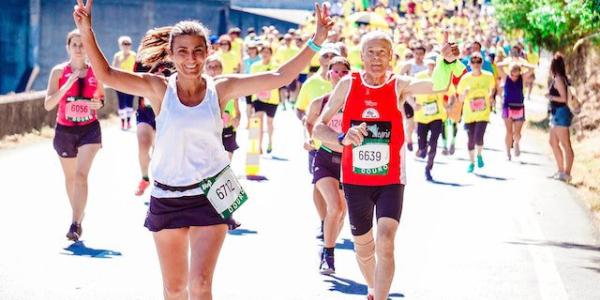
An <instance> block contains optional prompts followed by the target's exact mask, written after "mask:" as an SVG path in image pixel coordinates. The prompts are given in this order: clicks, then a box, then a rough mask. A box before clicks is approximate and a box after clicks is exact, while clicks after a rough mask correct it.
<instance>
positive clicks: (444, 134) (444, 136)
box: [442, 122, 458, 140]
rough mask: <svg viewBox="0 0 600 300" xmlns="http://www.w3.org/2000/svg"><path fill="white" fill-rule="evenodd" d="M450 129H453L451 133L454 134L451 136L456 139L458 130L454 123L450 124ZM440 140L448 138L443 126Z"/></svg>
mask: <svg viewBox="0 0 600 300" xmlns="http://www.w3.org/2000/svg"><path fill="white" fill-rule="evenodd" d="M452 128H453V132H454V135H453V137H456V133H457V131H458V130H457V129H458V128H457V126H456V122H452ZM442 138H443V139H444V140H445V139H447V138H448V137H447V136H446V126H444V129H442Z"/></svg>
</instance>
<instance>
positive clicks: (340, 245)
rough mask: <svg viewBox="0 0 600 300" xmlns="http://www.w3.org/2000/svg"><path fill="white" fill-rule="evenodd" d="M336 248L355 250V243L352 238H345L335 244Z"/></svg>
mask: <svg viewBox="0 0 600 300" xmlns="http://www.w3.org/2000/svg"><path fill="white" fill-rule="evenodd" d="M335 249H341V250H354V243H353V242H352V241H351V240H350V239H343V240H342V243H337V244H335Z"/></svg>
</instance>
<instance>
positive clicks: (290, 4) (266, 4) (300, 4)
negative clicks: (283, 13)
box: [231, 0, 323, 10]
mask: <svg viewBox="0 0 600 300" xmlns="http://www.w3.org/2000/svg"><path fill="white" fill-rule="evenodd" d="M315 2H323V1H322V0H312V1H301V0H231V5H235V6H242V7H256V8H283V9H308V10H312V9H313V5H314V4H315Z"/></svg>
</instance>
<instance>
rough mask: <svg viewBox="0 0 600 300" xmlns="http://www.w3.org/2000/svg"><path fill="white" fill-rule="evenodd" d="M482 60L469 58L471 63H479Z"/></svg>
mask: <svg viewBox="0 0 600 300" xmlns="http://www.w3.org/2000/svg"><path fill="white" fill-rule="evenodd" d="M482 62H483V60H481V59H471V63H472V64H480V63H482Z"/></svg>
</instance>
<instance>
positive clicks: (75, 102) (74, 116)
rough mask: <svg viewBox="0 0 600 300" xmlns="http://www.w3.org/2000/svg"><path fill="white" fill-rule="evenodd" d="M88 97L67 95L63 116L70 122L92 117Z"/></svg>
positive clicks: (86, 119) (83, 120)
mask: <svg viewBox="0 0 600 300" xmlns="http://www.w3.org/2000/svg"><path fill="white" fill-rule="evenodd" d="M90 101H91V99H89V98H82V97H68V98H67V105H66V106H65V117H66V118H67V120H69V121H71V122H86V121H89V120H91V119H92V109H91V108H90Z"/></svg>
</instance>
